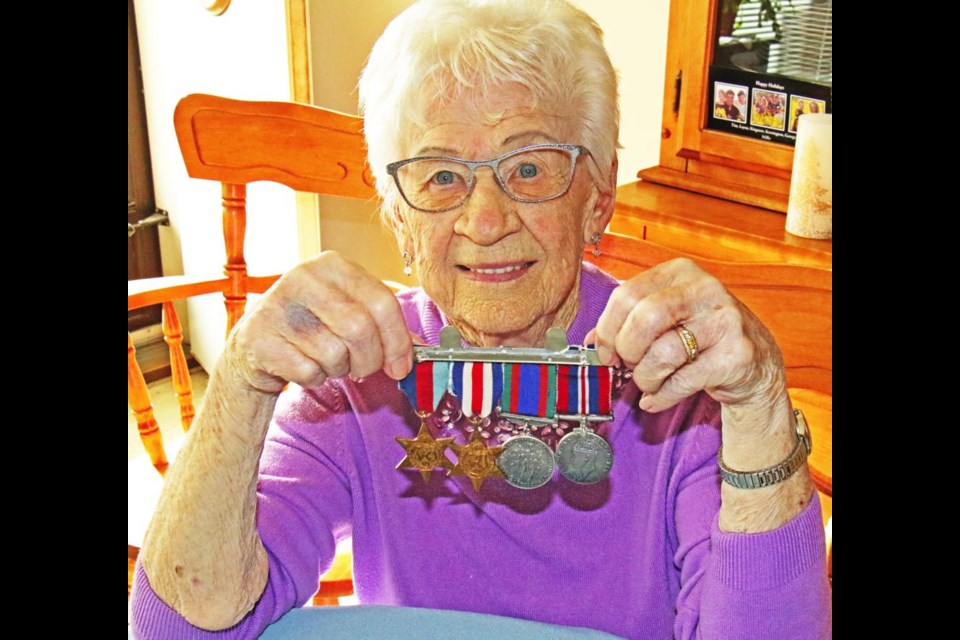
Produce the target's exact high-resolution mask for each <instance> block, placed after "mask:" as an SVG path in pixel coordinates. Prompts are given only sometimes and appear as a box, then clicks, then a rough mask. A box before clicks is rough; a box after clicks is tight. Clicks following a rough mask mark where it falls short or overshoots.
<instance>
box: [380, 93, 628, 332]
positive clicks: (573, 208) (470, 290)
mask: <svg viewBox="0 0 960 640" xmlns="http://www.w3.org/2000/svg"><path fill="white" fill-rule="evenodd" d="M529 103H530V99H529V94H528V92H527V90H526V89H525V88H524V87H520V86H512V87H509V88H507V89H503V90H501V91H499V92H497V93H496V95H492V96H491V95H485V96H483V106H484V109H483V112H484V113H485V114H486V115H482V114H481V112H480V111H479V110H478V109H477V107H476V104H475V101H473V100H471V99H470V97H469V96H467V97H465V98H464V99H462V100H457V101H454V102H452V103H451V104H449V105H448V106H447V107H445V108H434V109H433V110H432V113H430V115H429V117H428V120H427V121H428V124H427V126H426V127H425V128H423V129H418V130H417V131H416V132H415V133H414V135H413V136H412V138H411V139H410V142H409V144H408V146H407V147H406V149H405V151H406V156H405V157H415V156H424V155H442V156H452V157H456V158H462V159H466V160H489V159H492V158H496V157H498V156H500V155H502V154H504V153H506V152H508V151H512V150H514V149H519V148H520V147H524V146H527V145H532V144H543V143H560V144H563V143H567V144H580V143H582V140H579V139H575V136H574V131H573V129H574V127H573V126H572V125H571V124H570V123H569V122H568V121H567V120H565V119H563V118H562V117H559V116H557V115H552V114H550V113H547V112H545V111H541V110H537V111H531V110H530V109H529V108H528V106H527V105H528V104H529ZM490 114H496V115H494V116H492V117H491V116H490ZM587 163H593V160H592V159H590V158H588V157H585V156H584V155H581V156H580V158H579V159H578V160H577V167H576V171H575V172H574V178H573V182H572V184H571V186H570V189H569V190H568V191H567V193H566V194H564V195H563V196H561V197H559V198H555V199H553V200H549V201H547V202H540V203H520V202H517V201H515V200H512V199H511V198H510V197H509V196H508V195H507V194H505V193H504V192H503V191H502V190H501V189H500V186H499V184H498V183H497V181H496V178H495V177H494V175H493V173H492V171H491V170H490V169H489V168H486V167H482V168H480V169H478V170H477V174H476V185H475V187H474V190H473V193H472V195H471V196H470V198H469V199H468V200H467V201H466V202H465V203H464V204H463V205H461V206H460V207H458V208H456V209H454V210H452V211H446V212H442V213H424V212H421V211H416V210H413V209H411V208H409V207H406V206H405V205H404V208H403V209H402V210H401V218H402V226H401V228H400V231H399V234H400V242H401V245H402V248H403V249H405V250H407V251H410V252H411V253H412V254H413V256H414V259H415V262H416V266H417V270H418V275H419V277H420V282H421V284H422V285H423V287H424V290H425V291H426V292H427V294H428V295H429V296H430V297H431V298H432V299H433V300H434V301H435V302H436V303H437V305H438V306H439V307H440V309H441V310H442V311H443V312H444V313H445V314H446V315H447V317H448V318H449V320H450V322H451V323H452V324H453V325H454V326H456V327H457V328H458V329H460V332H461V333H462V334H463V336H464V338H466V339H467V340H468V341H469V342H471V343H472V344H474V345H483V346H494V345H509V346H542V341H543V336H544V334H545V333H546V330H547V329H549V328H550V327H552V326H561V327H563V328H567V327H568V326H569V325H570V323H571V322H572V321H573V318H574V316H575V315H576V312H577V302H578V283H579V275H580V260H581V255H582V252H583V248H584V245H585V243H586V242H587V241H588V240H589V238H590V236H591V235H592V234H593V233H594V232H601V233H602V232H603V230H604V227H605V226H606V223H607V221H608V220H609V218H610V214H611V213H612V209H613V202H612V200H613V193H612V191H611V192H609V193H607V194H601V192H600V190H599V189H598V188H597V186H596V184H595V182H594V179H593V178H592V177H591V173H590V167H588V166H587ZM593 168H594V171H595V165H594V167H593ZM606 178H607V180H610V177H609V176H607V177H606ZM608 184H612V183H611V182H608ZM611 189H612V187H611Z"/></svg>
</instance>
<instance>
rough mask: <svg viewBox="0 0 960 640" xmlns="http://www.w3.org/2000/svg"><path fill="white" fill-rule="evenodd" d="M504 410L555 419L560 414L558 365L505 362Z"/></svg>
mask: <svg viewBox="0 0 960 640" xmlns="http://www.w3.org/2000/svg"><path fill="white" fill-rule="evenodd" d="M502 410H503V411H506V412H508V413H513V414H518V415H525V416H539V417H542V418H551V419H552V418H553V417H554V416H555V415H556V414H557V367H556V365H550V364H513V363H505V364H504V365H503V406H502Z"/></svg>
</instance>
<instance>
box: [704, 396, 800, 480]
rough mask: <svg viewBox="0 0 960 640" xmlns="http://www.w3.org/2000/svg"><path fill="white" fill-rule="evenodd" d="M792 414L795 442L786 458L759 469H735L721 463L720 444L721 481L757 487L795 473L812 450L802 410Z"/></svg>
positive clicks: (721, 449) (718, 459)
mask: <svg viewBox="0 0 960 640" xmlns="http://www.w3.org/2000/svg"><path fill="white" fill-rule="evenodd" d="M793 415H794V416H795V418H796V429H797V444H796V446H795V447H794V448H793V451H792V452H791V453H790V455H789V456H787V459H786V460H784V461H783V462H781V463H780V464H776V465H774V466H772V467H767V468H766V469H761V470H760V471H736V470H734V469H731V468H730V467H728V466H727V465H725V464H724V463H723V447H722V446H721V447H720V452H719V453H718V454H717V462H718V463H719V464H720V477H722V478H723V481H724V482H726V483H727V484H729V485H732V486H734V487H737V488H738V489H759V488H761V487H769V486H771V485H774V484H777V483H778V482H783V481H784V480H786V479H787V478H789V477H790V476H792V475H793V474H794V473H796V471H797V469H799V468H800V467H801V466H803V465H804V464H805V463H806V461H807V456H808V455H810V452H811V451H812V450H813V443H812V442H811V441H810V429H808V428H807V420H806V418H804V417H803V412H802V411H800V410H799V409H794V410H793Z"/></svg>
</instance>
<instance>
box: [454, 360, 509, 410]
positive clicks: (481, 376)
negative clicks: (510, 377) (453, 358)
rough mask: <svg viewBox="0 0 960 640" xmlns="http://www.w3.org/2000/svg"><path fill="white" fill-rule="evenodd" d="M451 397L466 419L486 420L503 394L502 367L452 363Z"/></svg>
mask: <svg viewBox="0 0 960 640" xmlns="http://www.w3.org/2000/svg"><path fill="white" fill-rule="evenodd" d="M451 378H452V382H453V395H455V396H457V397H458V398H459V399H460V408H461V410H462V411H463V413H464V415H466V416H467V417H468V418H486V417H487V416H489V415H490V414H491V413H492V412H493V410H494V408H495V407H496V406H497V404H498V403H499V401H500V396H501V394H502V393H503V366H501V365H500V364H499V363H494V362H454V363H453V374H452V376H451Z"/></svg>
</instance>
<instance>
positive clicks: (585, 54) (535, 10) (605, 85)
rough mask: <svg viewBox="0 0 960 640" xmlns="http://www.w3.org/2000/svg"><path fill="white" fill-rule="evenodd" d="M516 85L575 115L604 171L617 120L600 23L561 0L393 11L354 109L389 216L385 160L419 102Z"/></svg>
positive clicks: (429, 2) (437, 4)
mask: <svg viewBox="0 0 960 640" xmlns="http://www.w3.org/2000/svg"><path fill="white" fill-rule="evenodd" d="M514 83H516V84H521V85H523V86H525V87H527V88H528V89H529V90H530V92H531V95H532V99H533V102H534V104H533V105H531V106H533V107H537V106H540V107H542V108H545V109H549V110H550V111H551V112H553V113H557V112H561V113H563V115H565V116H568V117H570V118H571V119H572V121H573V122H574V131H576V132H577V133H576V135H578V136H579V137H580V139H578V140H565V141H564V142H569V143H575V144H582V145H584V146H586V147H587V148H588V149H589V150H590V153H591V155H592V156H593V158H594V160H595V161H596V163H597V165H598V167H599V168H600V171H601V175H604V176H606V175H609V173H610V168H611V166H612V163H613V160H614V157H615V155H616V149H617V147H618V136H619V127H620V109H619V105H618V96H617V74H616V72H615V71H614V69H613V65H612V64H611V62H610V57H609V55H608V54H607V51H606V49H605V48H604V46H603V32H602V31H601V30H600V27H599V26H598V25H597V23H596V22H595V21H594V20H593V18H591V17H590V16H588V15H587V14H586V13H584V12H583V11H582V10H581V9H579V8H577V7H576V6H574V5H572V4H571V3H569V2H567V1H566V0H523V1H521V2H518V1H517V0H420V1H419V2H417V3H415V4H413V5H412V6H410V7H409V8H408V9H406V10H405V11H404V12H403V13H401V14H400V15H399V16H397V17H396V18H394V20H393V21H392V22H390V24H389V25H388V26H387V28H386V30H385V31H384V32H383V34H382V35H381V36H380V38H379V39H378V40H377V42H376V44H374V46H373V49H372V51H371V52H370V56H369V58H368V59H367V64H366V66H365V68H364V71H363V74H362V75H361V77H360V83H359V94H360V113H361V114H362V115H363V116H364V135H365V136H366V141H367V153H368V158H369V162H370V168H371V170H372V171H373V175H374V178H375V180H376V185H377V191H378V192H379V194H380V196H381V198H382V199H383V208H382V213H383V214H384V216H385V218H388V220H387V221H389V218H392V217H393V216H391V215H390V214H391V213H394V212H396V211H397V207H398V206H399V202H400V197H399V194H398V192H397V190H396V185H394V184H393V181H392V179H391V178H390V177H389V175H388V174H387V171H386V165H387V164H389V163H390V162H394V161H396V160H402V159H403V158H402V157H400V156H401V154H402V153H403V151H402V149H403V147H404V140H405V138H406V136H409V135H411V133H412V132H413V131H414V130H415V129H416V128H417V127H424V126H425V124H426V122H427V113H428V110H429V109H431V108H433V107H436V106H438V105H440V106H442V105H443V104H446V103H448V102H450V101H452V100H456V99H458V98H460V97H462V96H464V95H471V96H474V97H475V98H477V99H482V96H484V95H488V94H489V93H490V92H491V91H492V90H494V89H496V88H497V87H500V86H504V85H507V84H514Z"/></svg>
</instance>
